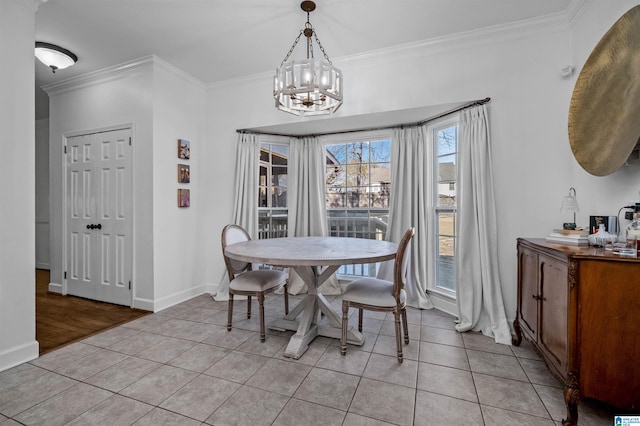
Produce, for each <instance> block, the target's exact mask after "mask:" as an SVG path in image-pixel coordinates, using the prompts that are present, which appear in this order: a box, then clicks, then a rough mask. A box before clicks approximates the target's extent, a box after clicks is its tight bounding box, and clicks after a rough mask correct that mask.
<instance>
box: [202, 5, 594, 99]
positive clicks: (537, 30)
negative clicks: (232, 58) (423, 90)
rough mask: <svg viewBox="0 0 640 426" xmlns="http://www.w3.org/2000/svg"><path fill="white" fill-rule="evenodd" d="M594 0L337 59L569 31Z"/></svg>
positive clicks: (223, 83)
mask: <svg viewBox="0 0 640 426" xmlns="http://www.w3.org/2000/svg"><path fill="white" fill-rule="evenodd" d="M590 1H592V0H571V1H570V3H569V4H568V5H567V8H566V9H565V10H564V11H562V12H557V13H554V14H550V15H546V16H542V17H537V18H531V19H525V20H521V21H517V22H511V23H507V24H500V25H494V26H490V27H484V28H480V29H477V30H472V31H465V32H460V33H456V34H450V35H446V36H442V37H434V38H430V39H426V40H420V41H417V42H411V43H406V44H401V45H395V46H391V47H388V48H384V49H378V50H371V51H368V52H364V53H361V54H357V55H351V56H342V57H339V58H334V60H333V62H334V63H336V64H337V65H338V67H341V65H340V64H341V63H342V65H346V66H345V69H347V68H349V69H357V68H367V67H369V66H373V65H372V64H379V61H380V60H381V59H383V60H385V61H387V60H399V59H403V58H411V57H415V56H424V55H425V54H436V53H439V52H442V51H451V50H453V49H458V48H469V47H473V46H478V45H482V44H489V43H496V42H500V41H507V40H513V39H517V38H526V37H532V36H536V35H541V34H550V33H554V32H560V31H568V30H569V29H570V22H571V20H573V19H575V16H576V15H577V14H578V13H579V12H580V11H581V10H582V9H583V8H584V5H585V4H586V3H589V2H590ZM272 76H273V73H272V72H263V73H259V74H252V75H248V76H243V77H237V78H231V79H227V80H220V81H216V82H213V83H210V84H207V85H206V88H207V89H220V88H224V87H227V86H229V87H232V86H234V85H237V84H243V83H245V84H246V83H253V82H256V81H264V80H265V79H267V78H269V77H272Z"/></svg>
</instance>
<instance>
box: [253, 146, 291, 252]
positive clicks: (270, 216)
mask: <svg viewBox="0 0 640 426" xmlns="http://www.w3.org/2000/svg"><path fill="white" fill-rule="evenodd" d="M288 158H289V146H288V145H284V144H274V143H261V144H260V178H259V179H260V181H259V185H258V234H259V236H258V238H260V239H263V238H279V237H286V236H287V220H288V219H287V217H288V213H289V211H288V210H287V187H288Z"/></svg>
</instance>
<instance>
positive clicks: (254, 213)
mask: <svg viewBox="0 0 640 426" xmlns="http://www.w3.org/2000/svg"><path fill="white" fill-rule="evenodd" d="M259 158H260V138H259V136H258V135H256V134H252V133H240V134H238V142H237V145H236V174H235V179H234V183H235V184H234V194H236V196H235V204H234V206H233V223H235V224H236V225H240V226H242V227H243V228H244V229H245V230H246V231H247V233H248V234H249V235H250V236H251V238H252V239H256V238H258V179H259V176H258V173H260V168H259V167H258V160H259ZM220 232H222V230H220ZM213 298H214V299H215V300H218V301H220V300H229V277H228V275H227V272H226V270H225V272H224V274H223V276H222V278H221V280H220V287H219V288H218V291H217V292H216V294H215V295H214V296H213Z"/></svg>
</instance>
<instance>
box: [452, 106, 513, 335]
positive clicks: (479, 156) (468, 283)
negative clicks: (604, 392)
mask: <svg viewBox="0 0 640 426" xmlns="http://www.w3.org/2000/svg"><path fill="white" fill-rule="evenodd" d="M458 160H459V166H458V182H459V185H460V187H459V193H458V197H459V199H458V247H457V250H458V251H457V255H456V261H457V272H458V285H457V304H458V313H459V318H460V320H459V323H458V324H457V325H456V330H458V331H461V332H463V331H469V330H472V331H481V332H482V333H483V334H484V335H486V336H489V337H493V338H494V339H495V341H496V343H502V344H505V345H510V344H511V331H510V328H509V324H508V322H507V317H506V315H505V310H504V303H503V299H502V286H501V284H500V276H499V271H498V249H497V247H498V238H497V222H496V211H495V200H494V192H493V172H492V169H491V143H490V138H489V121H488V118H487V110H486V108H485V106H484V105H480V106H476V107H472V108H468V109H466V110H463V111H461V112H460V128H459V137H458Z"/></svg>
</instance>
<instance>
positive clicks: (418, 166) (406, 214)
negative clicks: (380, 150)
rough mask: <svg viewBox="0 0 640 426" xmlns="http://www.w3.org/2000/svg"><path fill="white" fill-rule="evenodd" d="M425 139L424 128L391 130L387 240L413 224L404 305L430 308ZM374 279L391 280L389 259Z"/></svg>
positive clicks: (428, 178) (428, 168) (429, 172)
mask: <svg viewBox="0 0 640 426" xmlns="http://www.w3.org/2000/svg"><path fill="white" fill-rule="evenodd" d="M429 152H430V151H429V149H428V147H427V140H426V128H425V127H424V126H414V127H409V128H406V129H405V128H399V129H394V131H393V140H392V143H391V200H390V202H389V225H388V227H387V235H386V239H387V241H393V242H396V243H397V242H399V241H400V239H401V238H402V235H404V233H405V232H406V230H407V229H408V228H409V227H411V226H413V227H414V228H415V229H416V233H415V235H414V237H413V239H412V241H411V244H410V246H409V248H408V250H409V251H410V253H408V256H406V257H407V258H408V259H409V261H408V263H407V264H406V265H405V266H404V268H403V269H404V270H405V271H406V272H405V274H406V275H405V291H406V292H407V305H409V306H412V307H414V308H419V309H431V308H433V303H431V299H429V296H428V295H427V290H426V289H427V280H428V277H429V275H428V271H427V259H428V253H427V250H428V248H429V244H428V238H429V232H428V223H429V217H430V216H431V211H430V208H429V206H430V205H431V197H432V193H433V192H432V189H431V187H432V185H431V182H432V178H431V176H433V172H432V168H431V160H430V158H429V157H430V156H429ZM378 278H380V279H384V280H387V281H393V261H388V262H384V263H382V264H381V265H380V270H379V271H378Z"/></svg>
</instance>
